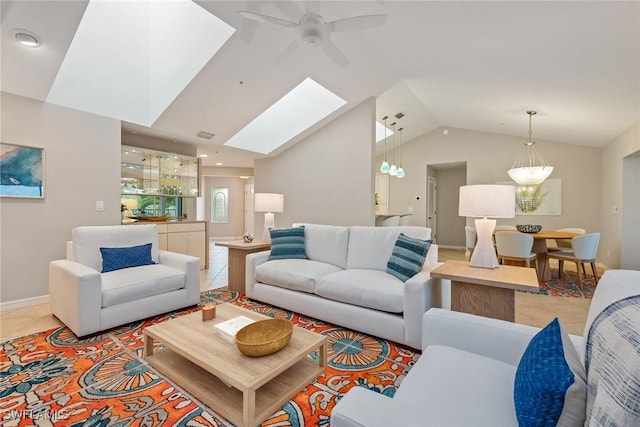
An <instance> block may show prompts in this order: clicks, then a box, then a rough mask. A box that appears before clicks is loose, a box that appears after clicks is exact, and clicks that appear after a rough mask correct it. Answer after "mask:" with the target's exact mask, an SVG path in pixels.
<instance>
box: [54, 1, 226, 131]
mask: <svg viewBox="0 0 640 427" xmlns="http://www.w3.org/2000/svg"><path fill="white" fill-rule="evenodd" d="M234 32H235V29H234V28H233V27H231V26H229V25H228V24H226V23H225V22H223V21H222V20H220V19H219V18H217V17H216V16H214V15H212V14H211V13H209V12H208V11H206V10H205V9H203V8H202V7H200V6H199V5H197V4H196V3H195V2H193V1H191V0H172V1H154V0H126V1H105V0H91V1H90V2H89V4H88V5H87V9H86V11H85V13H84V16H83V18H82V21H81V22H80V25H79V26H78V30H77V31H76V34H75V36H74V38H73V40H72V42H71V45H70V46H69V50H68V51H67V54H66V56H65V58H64V61H63V62H62V65H61V66H60V69H59V70H58V75H57V77H56V79H55V81H54V83H53V85H52V87H51V90H50V92H49V96H48V97H47V102H49V103H53V104H58V105H63V106H66V107H70V108H74V109H78V110H83V111H88V112H92V113H95V114H100V115H103V116H108V117H113V118H116V119H120V120H125V121H128V122H132V123H138V124H141V125H144V126H151V125H152V124H153V123H154V122H155V121H156V119H157V118H158V117H159V116H160V114H162V112H163V111H164V110H165V109H166V108H167V107H168V106H169V104H171V102H173V100H174V99H175V98H176V97H177V96H178V95H179V94H180V92H182V90H183V89H184V88H185V87H186V85H187V84H188V83H189V82H190V81H191V80H192V79H193V78H194V77H195V76H196V75H197V74H198V73H199V72H200V70H201V69H202V67H204V66H205V65H206V64H207V62H208V61H209V60H210V59H211V58H212V57H213V55H215V54H216V52H217V51H218V50H219V49H220V48H221V47H222V45H224V43H226V41H227V40H228V39H229V37H231V35H232V34H233V33H234Z"/></svg>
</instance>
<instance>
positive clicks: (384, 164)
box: [380, 159, 389, 173]
mask: <svg viewBox="0 0 640 427" xmlns="http://www.w3.org/2000/svg"><path fill="white" fill-rule="evenodd" d="M380 172H382V173H389V162H387V159H384V162H382V164H381V165H380Z"/></svg>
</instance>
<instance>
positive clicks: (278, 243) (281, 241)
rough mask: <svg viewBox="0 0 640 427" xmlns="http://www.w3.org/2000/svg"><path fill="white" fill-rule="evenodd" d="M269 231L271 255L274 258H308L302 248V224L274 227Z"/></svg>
mask: <svg viewBox="0 0 640 427" xmlns="http://www.w3.org/2000/svg"><path fill="white" fill-rule="evenodd" d="M270 232H271V255H269V261H272V260H274V259H291V258H297V259H308V257H307V252H306V251H305V249H304V226H301V227H293V228H274V229H272V230H270Z"/></svg>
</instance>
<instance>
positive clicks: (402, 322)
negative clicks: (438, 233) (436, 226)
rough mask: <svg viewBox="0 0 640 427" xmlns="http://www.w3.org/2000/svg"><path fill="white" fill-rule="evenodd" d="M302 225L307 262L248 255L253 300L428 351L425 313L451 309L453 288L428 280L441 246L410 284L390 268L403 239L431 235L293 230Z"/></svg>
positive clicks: (396, 230)
mask: <svg viewBox="0 0 640 427" xmlns="http://www.w3.org/2000/svg"><path fill="white" fill-rule="evenodd" d="M300 225H304V226H305V232H304V234H305V250H306V254H307V257H308V258H309V259H282V260H272V261H268V259H269V254H270V251H265V252H257V253H253V254H249V255H247V259H246V293H247V296H248V297H249V298H252V299H255V300H258V301H263V302H266V303H269V304H273V305H275V306H278V307H282V308H285V309H288V310H292V311H295V312H296V313H300V314H304V315H307V316H311V317H315V318H317V319H321V320H324V321H327V322H330V323H333V324H337V325H341V326H344V327H347V328H350V329H354V330H357V331H361V332H365V333H367V334H371V335H374V336H377V337H381V338H386V339H389V340H392V341H395V342H397V343H401V344H406V345H408V346H410V347H413V348H422V315H423V314H424V312H425V311H427V310H428V309H429V308H431V307H445V308H448V307H449V304H450V282H449V281H447V280H440V279H435V278H431V276H430V271H431V270H433V269H434V268H436V267H437V266H438V265H440V263H438V262H437V260H438V247H437V245H431V247H430V249H429V252H428V254H427V258H426V260H425V262H424V265H423V267H422V271H420V272H419V273H418V274H416V275H415V276H413V277H412V278H411V279H409V280H408V281H407V282H402V281H401V280H400V279H398V278H396V277H395V276H393V275H391V274H388V273H387V272H386V270H387V261H388V260H389V257H390V255H391V253H392V251H393V247H394V244H395V242H396V239H397V238H398V235H399V234H400V233H404V234H405V235H407V236H409V237H412V238H416V239H422V240H427V239H429V238H430V237H431V230H430V229H429V228H425V227H410V226H407V227H361V226H354V227H341V226H329V225H317V224H294V226H300Z"/></svg>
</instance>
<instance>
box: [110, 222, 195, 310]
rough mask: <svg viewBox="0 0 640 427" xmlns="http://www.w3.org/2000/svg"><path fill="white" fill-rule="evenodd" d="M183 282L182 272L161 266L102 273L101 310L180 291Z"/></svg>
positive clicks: (155, 265)
mask: <svg viewBox="0 0 640 427" xmlns="http://www.w3.org/2000/svg"><path fill="white" fill-rule="evenodd" d="M131 227H134V226H131ZM185 280H186V278H185V274H184V272H182V271H180V270H176V269H175V268H172V267H167V266H166V265H162V264H154V265H143V266H141V267H132V268H126V269H123V270H115V271H110V272H108V273H103V274H102V308H105V307H110V306H113V305H117V304H122V303H123V302H127V301H134V300H138V299H140V298H145V297H150V296H153V295H159V294H164V293H167V292H171V291H175V290H178V289H182V288H184V286H185Z"/></svg>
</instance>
